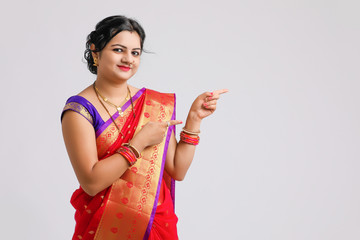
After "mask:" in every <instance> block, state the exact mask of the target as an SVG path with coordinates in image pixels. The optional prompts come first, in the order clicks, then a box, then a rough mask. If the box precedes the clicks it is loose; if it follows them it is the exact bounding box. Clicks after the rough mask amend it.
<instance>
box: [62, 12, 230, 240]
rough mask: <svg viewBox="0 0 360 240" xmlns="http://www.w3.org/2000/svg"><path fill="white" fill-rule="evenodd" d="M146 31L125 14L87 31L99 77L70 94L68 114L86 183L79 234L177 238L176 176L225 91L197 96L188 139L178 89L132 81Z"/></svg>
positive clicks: (76, 198)
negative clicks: (178, 127) (178, 130)
mask: <svg viewBox="0 0 360 240" xmlns="http://www.w3.org/2000/svg"><path fill="white" fill-rule="evenodd" d="M144 39H145V32H144V30H143V29H142V27H141V26H140V25H139V24H138V23H137V22H136V21H135V20H132V19H129V18H126V17H124V16H112V17H108V18H105V19H104V20H102V21H101V22H99V23H98V24H97V25H96V29H95V31H93V32H91V33H90V34H89V36H88V38H87V43H86V50H85V59H86V60H87V62H88V68H89V70H90V71H91V72H92V73H94V74H97V78H96V81H95V82H94V84H92V85H91V86H89V87H87V88H86V89H84V90H83V91H82V92H80V93H79V94H78V95H76V96H73V97H70V98H69V99H68V101H67V103H66V105H65V108H64V110H63V113H62V116H61V119H62V128H63V136H64V141H65V145H66V148H67V151H68V154H69V157H70V160H71V163H72V166H73V168H74V171H75V174H76V176H77V178H78V181H79V183H80V188H79V189H77V190H76V191H75V192H74V194H73V196H72V198H71V203H72V205H73V206H74V208H75V209H76V213H75V220H76V227H75V233H74V235H73V239H106V240H111V239H178V236H177V230H176V223H177V217H176V215H175V213H174V202H173V201H174V181H175V180H178V181H179V180H180V181H181V180H183V179H184V177H185V174H186V172H187V170H188V168H189V166H190V164H191V161H192V159H193V156H194V152H195V147H196V145H197V144H198V143H199V136H198V135H199V133H200V130H199V129H200V124H201V121H202V119H203V118H205V117H207V116H209V115H210V114H212V113H213V112H214V110H215V109H216V103H217V100H218V99H219V96H220V94H222V93H225V92H226V91H227V90H218V91H214V92H212V93H210V92H207V93H203V94H201V95H200V96H199V97H197V98H196V100H195V101H194V103H193V104H192V106H191V109H190V111H189V114H188V117H187V120H186V123H185V127H184V128H183V131H182V132H181V140H180V141H179V143H177V141H176V139H175V125H177V124H180V123H182V122H181V121H179V120H175V95H174V94H164V93H159V92H156V91H153V90H150V89H145V88H142V89H138V88H135V87H133V86H131V85H129V84H128V80H129V79H130V78H131V77H132V76H133V75H134V74H135V73H136V71H137V69H138V67H139V64H140V56H141V53H142V51H143V44H144Z"/></svg>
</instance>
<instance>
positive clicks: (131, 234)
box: [95, 89, 175, 240]
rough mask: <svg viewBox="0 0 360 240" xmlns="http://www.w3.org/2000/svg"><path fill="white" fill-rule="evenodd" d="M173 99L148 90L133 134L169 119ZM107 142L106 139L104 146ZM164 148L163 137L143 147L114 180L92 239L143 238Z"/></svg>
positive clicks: (155, 191) (169, 95)
mask: <svg viewBox="0 0 360 240" xmlns="http://www.w3.org/2000/svg"><path fill="white" fill-rule="evenodd" d="M174 100H175V99H174V95H173V94H161V93H158V92H155V91H152V90H149V89H147V90H146V96H145V104H144V105H143V109H142V111H141V113H140V114H141V115H140V120H139V123H138V126H137V128H136V131H135V134H137V133H138V132H139V131H140V129H141V127H142V126H143V125H145V124H146V123H147V122H149V121H168V120H170V119H171V117H172V114H173V111H174ZM125 119H126V118H125ZM122 126H123V125H122ZM104 134H105V135H106V133H104ZM102 135H103V134H102ZM109 143H110V142H107V143H106V145H107V144H109ZM107 146H109V145H107ZM164 150H165V140H164V141H163V142H162V143H160V144H158V145H155V146H152V147H148V148H146V149H145V150H144V151H143V152H142V154H141V155H142V157H141V158H139V159H138V161H137V162H136V164H134V165H133V166H132V167H131V168H129V169H128V170H127V171H126V172H125V173H124V174H123V175H122V176H121V178H120V179H119V180H117V181H116V182H115V183H113V185H112V187H111V190H110V193H109V194H110V195H109V198H108V201H107V204H106V205H105V206H106V207H105V210H104V213H103V216H102V218H101V220H100V223H99V226H98V229H97V231H96V233H95V239H109V240H110V239H142V238H143V237H144V234H145V232H146V229H147V226H148V223H149V219H150V216H151V214H152V210H153V206H154V201H155V198H156V193H157V188H158V184H161V180H160V179H159V178H160V174H161V167H162V160H163V154H164Z"/></svg>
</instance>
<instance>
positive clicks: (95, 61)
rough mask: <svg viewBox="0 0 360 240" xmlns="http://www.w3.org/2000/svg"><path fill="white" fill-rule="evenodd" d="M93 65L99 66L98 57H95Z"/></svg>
mask: <svg viewBox="0 0 360 240" xmlns="http://www.w3.org/2000/svg"><path fill="white" fill-rule="evenodd" d="M93 66H95V67H97V66H99V65H98V62H97V58H94V64H93Z"/></svg>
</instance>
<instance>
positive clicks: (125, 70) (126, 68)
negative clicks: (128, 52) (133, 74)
mask: <svg viewBox="0 0 360 240" xmlns="http://www.w3.org/2000/svg"><path fill="white" fill-rule="evenodd" d="M118 67H119V68H120V69H121V70H122V71H124V72H127V71H129V70H130V69H131V68H130V67H127V66H119V65H118Z"/></svg>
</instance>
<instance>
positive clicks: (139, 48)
mask: <svg viewBox="0 0 360 240" xmlns="http://www.w3.org/2000/svg"><path fill="white" fill-rule="evenodd" d="M115 46H120V47H122V48H125V49H127V47H125V46H124V45H121V44H118V43H117V44H113V45H111V47H115ZM132 50H141V48H133V49H132Z"/></svg>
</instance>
